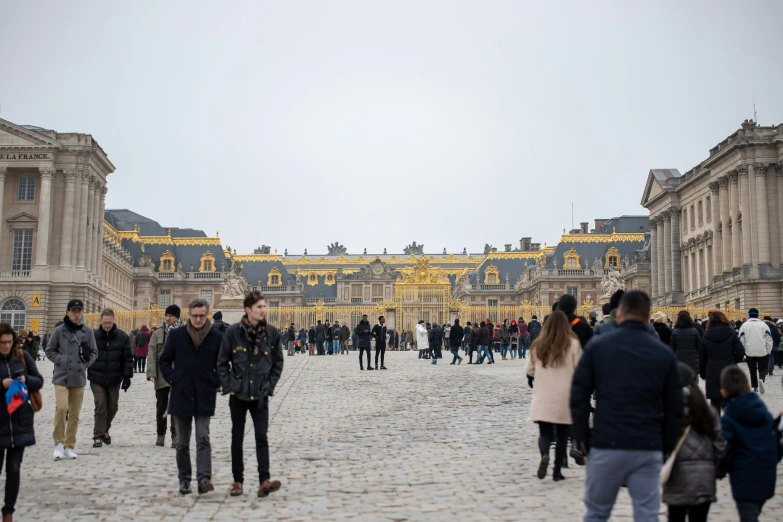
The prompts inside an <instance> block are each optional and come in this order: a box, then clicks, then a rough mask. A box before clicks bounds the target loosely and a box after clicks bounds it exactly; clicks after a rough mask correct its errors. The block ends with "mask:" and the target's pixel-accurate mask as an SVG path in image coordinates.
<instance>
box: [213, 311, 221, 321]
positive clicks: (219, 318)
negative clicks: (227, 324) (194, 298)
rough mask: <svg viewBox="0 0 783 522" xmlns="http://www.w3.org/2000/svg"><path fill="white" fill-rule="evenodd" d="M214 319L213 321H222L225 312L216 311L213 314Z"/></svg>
mask: <svg viewBox="0 0 783 522" xmlns="http://www.w3.org/2000/svg"><path fill="white" fill-rule="evenodd" d="M212 320H213V321H222V320H223V312H215V313H214V314H212Z"/></svg>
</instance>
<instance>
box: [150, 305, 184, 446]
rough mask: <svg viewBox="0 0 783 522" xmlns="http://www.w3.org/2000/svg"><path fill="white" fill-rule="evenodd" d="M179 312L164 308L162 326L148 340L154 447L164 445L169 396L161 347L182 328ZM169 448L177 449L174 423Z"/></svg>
mask: <svg viewBox="0 0 783 522" xmlns="http://www.w3.org/2000/svg"><path fill="white" fill-rule="evenodd" d="M180 314H181V310H180V308H179V306H177V305H175V304H174V305H169V306H167V307H166V310H165V314H164V316H163V324H162V325H161V327H160V328H158V329H157V330H155V331H154V332H152V336H151V338H150V348H149V353H148V354H147V380H148V381H150V382H151V383H152V384H153V385H154V388H155V424H156V433H157V439H156V441H155V445H156V446H163V445H164V444H165V443H166V427H167V426H166V425H167V417H166V411H167V410H168V407H169V396H170V394H171V385H170V384H169V383H168V382H166V379H164V378H163V372H162V371H161V369H160V365H159V364H158V363H159V360H160V356H161V354H162V353H163V347H164V346H165V345H166V342H167V341H168V339H169V335H171V333H172V332H173V331H174V330H176V329H177V328H179V327H181V326H182V323H181V322H180V320H179V317H180ZM171 447H172V448H176V447H177V427H176V426H175V424H174V421H172V422H171Z"/></svg>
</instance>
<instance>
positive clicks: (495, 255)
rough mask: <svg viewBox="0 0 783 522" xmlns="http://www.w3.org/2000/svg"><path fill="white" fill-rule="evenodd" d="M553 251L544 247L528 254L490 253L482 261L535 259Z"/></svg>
mask: <svg viewBox="0 0 783 522" xmlns="http://www.w3.org/2000/svg"><path fill="white" fill-rule="evenodd" d="M554 251H555V248H554V247H545V248H542V249H541V250H531V251H530V252H490V253H489V254H487V256H486V257H485V258H484V259H487V260H490V259H535V258H537V257H538V256H540V255H541V253H542V252H543V253H545V254H551V253H552V252H554Z"/></svg>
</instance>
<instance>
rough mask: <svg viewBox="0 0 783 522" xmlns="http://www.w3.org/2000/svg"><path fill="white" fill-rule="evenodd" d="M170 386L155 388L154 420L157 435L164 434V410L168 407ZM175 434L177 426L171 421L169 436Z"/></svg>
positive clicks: (173, 436)
mask: <svg viewBox="0 0 783 522" xmlns="http://www.w3.org/2000/svg"><path fill="white" fill-rule="evenodd" d="M170 392H171V388H170V387H168V386H166V387H165V388H161V389H160V390H155V420H156V421H157V422H158V436H159V437H162V436H164V435H165V434H166V410H167V409H168V407H169V393H170ZM176 436H177V428H175V427H174V421H173V420H172V421H171V438H172V440H173V439H174V438H176Z"/></svg>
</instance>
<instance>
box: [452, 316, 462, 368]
mask: <svg viewBox="0 0 783 522" xmlns="http://www.w3.org/2000/svg"><path fill="white" fill-rule="evenodd" d="M463 335H465V330H463V328H462V326H460V324H459V319H454V326H452V327H451V330H449V349H450V350H451V354H452V355H453V356H454V359H453V360H452V361H451V364H454V363H455V362H457V361H459V364H462V357H460V356H459V347H460V345H462V337H463Z"/></svg>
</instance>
